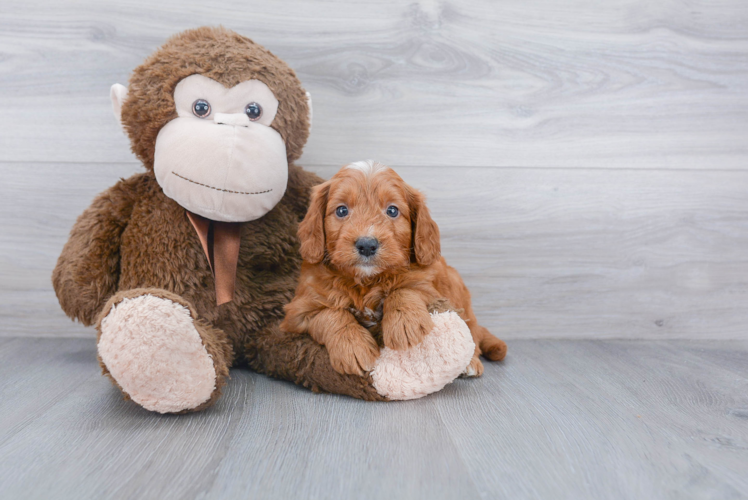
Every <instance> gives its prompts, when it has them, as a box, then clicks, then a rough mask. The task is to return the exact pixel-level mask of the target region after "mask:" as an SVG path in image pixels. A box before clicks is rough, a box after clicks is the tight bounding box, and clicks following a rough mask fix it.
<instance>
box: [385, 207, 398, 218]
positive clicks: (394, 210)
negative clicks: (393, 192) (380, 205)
mask: <svg viewBox="0 0 748 500" xmlns="http://www.w3.org/2000/svg"><path fill="white" fill-rule="evenodd" d="M399 213H400V210H398V209H397V207H396V206H395V205H390V206H389V207H387V215H389V216H390V217H392V218H393V219H394V218H395V217H397V214H399Z"/></svg>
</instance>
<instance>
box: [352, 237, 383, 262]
mask: <svg viewBox="0 0 748 500" xmlns="http://www.w3.org/2000/svg"><path fill="white" fill-rule="evenodd" d="M377 248H379V242H378V241H377V239H376V238H370V237H368V236H362V237H361V238H359V239H357V240H356V249H357V250H358V253H359V254H360V255H363V256H364V257H371V256H372V255H374V254H375V253H377Z"/></svg>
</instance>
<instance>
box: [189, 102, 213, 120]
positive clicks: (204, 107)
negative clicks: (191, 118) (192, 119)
mask: <svg viewBox="0 0 748 500" xmlns="http://www.w3.org/2000/svg"><path fill="white" fill-rule="evenodd" d="M192 113H194V115H195V116H197V117H198V118H205V117H206V116H208V115H209V114H210V103H209V102H208V101H206V100H205V99H198V100H197V101H195V102H193V103H192Z"/></svg>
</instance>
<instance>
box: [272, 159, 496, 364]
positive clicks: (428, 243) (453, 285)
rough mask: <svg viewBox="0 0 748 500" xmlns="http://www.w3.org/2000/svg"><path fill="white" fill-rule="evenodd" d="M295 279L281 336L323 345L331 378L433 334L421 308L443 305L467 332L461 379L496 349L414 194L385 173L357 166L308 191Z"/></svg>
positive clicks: (380, 167)
mask: <svg viewBox="0 0 748 500" xmlns="http://www.w3.org/2000/svg"><path fill="white" fill-rule="evenodd" d="M298 234H299V239H300V240H301V256H302V257H303V259H304V262H303V263H302V266H301V276H300V278H299V284H298V287H297V289H296V296H295V297H294V299H293V300H292V301H291V302H290V303H289V304H288V305H286V306H285V311H286V317H285V319H284V321H283V323H282V324H281V328H282V329H284V330H286V331H289V332H293V333H299V334H309V335H310V336H311V337H312V338H314V340H316V341H317V342H319V343H320V344H322V345H324V346H326V347H327V350H328V352H329V355H330V361H331V362H332V366H333V368H334V369H335V370H337V371H338V372H341V373H349V374H357V375H362V374H364V373H366V372H368V371H369V370H371V369H372V367H373V366H374V362H375V361H376V359H377V357H378V355H379V344H378V342H377V338H375V336H376V337H379V339H380V342H381V343H382V344H384V346H385V347H389V348H392V349H396V350H402V349H407V348H409V347H412V346H415V345H417V344H419V343H420V342H421V340H422V339H423V338H424V336H425V335H427V334H428V333H429V332H430V331H431V330H432V328H433V326H434V324H433V322H432V320H431V315H430V314H429V306H430V304H434V303H437V302H439V301H440V300H442V301H443V300H444V299H446V300H447V301H448V303H449V304H450V305H451V306H452V307H454V308H455V309H456V310H457V311H458V312H459V314H460V316H461V317H462V319H463V320H465V322H466V323H467V325H468V327H469V328H470V332H471V333H472V336H473V341H474V342H475V354H474V356H473V359H472V360H471V362H470V365H469V366H468V367H467V369H466V372H465V374H466V375H468V376H480V375H481V374H482V373H483V365H482V364H481V361H480V358H479V356H480V355H481V354H483V355H484V356H485V357H486V358H488V359H490V360H492V361H498V360H501V359H503V358H504V356H505V355H506V344H505V343H504V342H503V341H502V340H500V339H498V338H496V337H495V336H493V335H492V334H491V333H490V332H489V331H488V330H487V329H486V328H484V327H482V326H480V325H479V324H478V320H477V319H476V318H475V314H474V313H473V308H472V306H471V303H470V292H469V291H468V289H467V287H466V286H465V284H464V283H463V281H462V278H460V275H459V274H458V273H457V271H456V270H455V269H454V268H452V267H450V266H448V265H447V263H446V261H445V260H444V257H442V256H441V253H440V251H441V246H440V242H439V227H438V226H437V225H436V223H435V222H434V220H433V219H432V218H431V215H430V214H429V210H428V208H426V204H425V197H424V196H423V194H421V193H420V192H418V191H417V190H415V189H413V188H412V187H410V186H409V185H408V184H406V183H405V182H404V181H403V180H402V178H400V176H399V175H397V173H395V171H394V170H392V169H391V168H389V167H387V166H385V165H382V164H380V163H376V162H373V161H371V160H369V161H362V162H356V163H352V164H350V165H348V166H346V167H343V168H342V169H341V170H340V171H339V172H338V173H337V174H335V175H334V176H333V177H332V178H331V179H330V180H329V181H327V182H325V183H323V184H320V185H319V186H317V187H316V188H315V189H314V191H313V193H312V201H311V203H310V206H309V211H308V212H307V214H306V217H305V218H304V220H303V221H302V222H301V224H300V225H299V233H298Z"/></svg>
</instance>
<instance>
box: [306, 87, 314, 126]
mask: <svg viewBox="0 0 748 500" xmlns="http://www.w3.org/2000/svg"><path fill="white" fill-rule="evenodd" d="M306 105H307V107H309V132H311V131H312V115H313V113H312V94H310V93H309V92H307V93H306Z"/></svg>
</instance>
